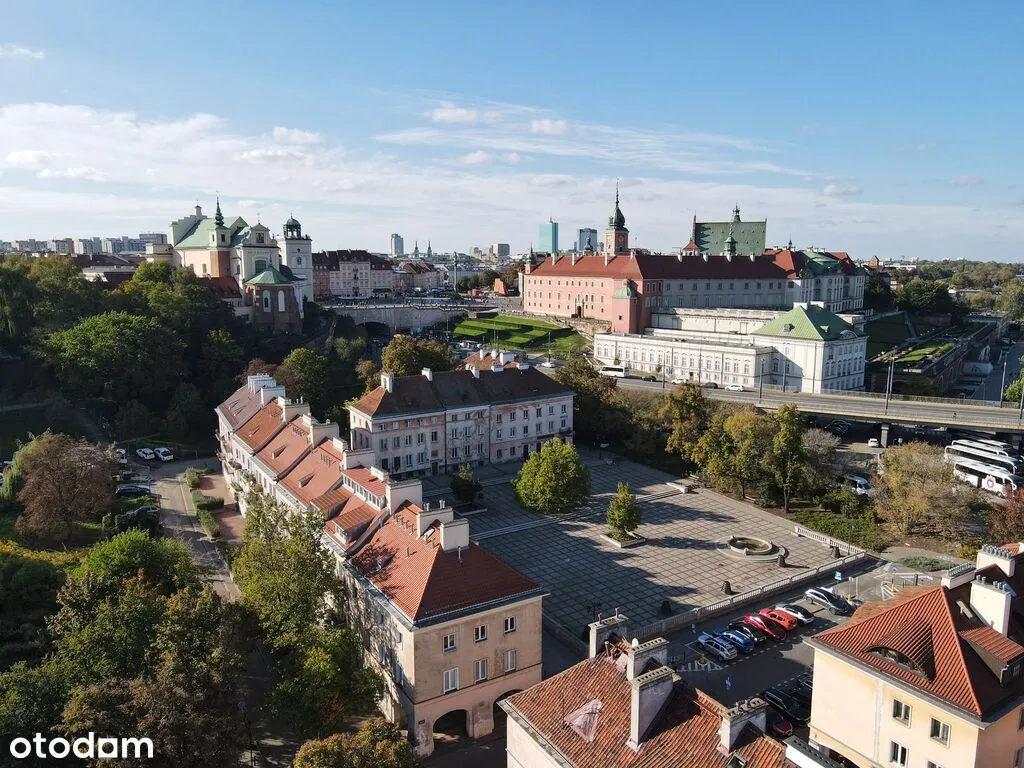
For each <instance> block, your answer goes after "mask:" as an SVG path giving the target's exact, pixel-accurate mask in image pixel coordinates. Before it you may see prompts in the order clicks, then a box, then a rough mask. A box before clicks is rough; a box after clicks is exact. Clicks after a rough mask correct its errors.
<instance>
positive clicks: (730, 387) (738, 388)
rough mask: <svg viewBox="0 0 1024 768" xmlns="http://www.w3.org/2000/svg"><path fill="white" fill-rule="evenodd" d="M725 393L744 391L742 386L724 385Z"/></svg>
mask: <svg viewBox="0 0 1024 768" xmlns="http://www.w3.org/2000/svg"><path fill="white" fill-rule="evenodd" d="M725 391H726V392H744V391H745V390H744V389H743V385H742V384H726V385H725Z"/></svg>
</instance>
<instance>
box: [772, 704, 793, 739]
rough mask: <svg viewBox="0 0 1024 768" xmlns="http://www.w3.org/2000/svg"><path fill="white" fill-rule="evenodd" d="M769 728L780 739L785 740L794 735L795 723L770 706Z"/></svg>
mask: <svg viewBox="0 0 1024 768" xmlns="http://www.w3.org/2000/svg"><path fill="white" fill-rule="evenodd" d="M768 730H769V731H770V732H771V734H772V736H774V737H775V738H777V739H778V740H779V741H784V740H786V739H788V738H789V737H790V736H792V735H793V724H792V723H791V722H789V720H786V719H785V718H784V717H782V716H781V715H780V714H779V713H778V712H776V711H775V710H774V709H771V708H770V707H769V709H768Z"/></svg>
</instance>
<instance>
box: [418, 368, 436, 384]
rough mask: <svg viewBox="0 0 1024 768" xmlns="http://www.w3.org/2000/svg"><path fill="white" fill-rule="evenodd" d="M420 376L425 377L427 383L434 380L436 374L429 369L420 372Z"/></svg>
mask: <svg viewBox="0 0 1024 768" xmlns="http://www.w3.org/2000/svg"><path fill="white" fill-rule="evenodd" d="M420 375H421V376H423V378H425V379H426V380H427V381H433V380H434V372H433V371H432V370H430V369H429V368H424V369H423V370H422V371H420Z"/></svg>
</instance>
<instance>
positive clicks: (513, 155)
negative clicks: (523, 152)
mask: <svg viewBox="0 0 1024 768" xmlns="http://www.w3.org/2000/svg"><path fill="white" fill-rule="evenodd" d="M522 159H523V158H522V157H521V156H520V155H519V153H518V152H509V153H508V154H507V155H505V162H506V163H508V164H509V165H515V164H516V163H518V162H520V161H521V160H522Z"/></svg>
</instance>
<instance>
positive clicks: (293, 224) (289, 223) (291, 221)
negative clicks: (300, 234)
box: [284, 216, 299, 227]
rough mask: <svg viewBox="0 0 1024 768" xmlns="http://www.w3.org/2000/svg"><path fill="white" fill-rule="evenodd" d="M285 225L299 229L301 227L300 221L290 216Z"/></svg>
mask: <svg viewBox="0 0 1024 768" xmlns="http://www.w3.org/2000/svg"><path fill="white" fill-rule="evenodd" d="M284 225H285V226H286V227H297V226H299V222H298V221H296V219H295V217H294V216H289V217H288V221H286V222H285V223H284Z"/></svg>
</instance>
